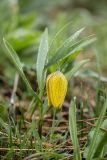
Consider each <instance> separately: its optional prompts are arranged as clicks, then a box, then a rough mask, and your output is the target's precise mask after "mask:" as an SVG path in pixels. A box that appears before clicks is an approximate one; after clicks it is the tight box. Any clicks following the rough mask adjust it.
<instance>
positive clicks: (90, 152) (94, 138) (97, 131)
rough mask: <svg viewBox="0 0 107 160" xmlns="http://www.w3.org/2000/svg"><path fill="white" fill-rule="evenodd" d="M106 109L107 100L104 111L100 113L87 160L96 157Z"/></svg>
mask: <svg viewBox="0 0 107 160" xmlns="http://www.w3.org/2000/svg"><path fill="white" fill-rule="evenodd" d="M106 109H107V100H106V101H105V103H104V106H103V108H102V111H101V113H100V116H99V118H98V120H97V123H96V127H95V131H94V135H93V138H92V140H91V143H90V146H89V150H88V154H87V160H92V158H93V156H94V153H95V148H96V144H97V136H98V135H99V133H100V127H101V124H102V122H103V118H104V115H105V113H106Z"/></svg>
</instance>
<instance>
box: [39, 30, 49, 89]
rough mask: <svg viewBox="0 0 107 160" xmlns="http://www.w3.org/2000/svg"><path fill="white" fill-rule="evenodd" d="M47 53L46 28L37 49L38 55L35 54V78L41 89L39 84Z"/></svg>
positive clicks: (41, 81) (41, 80)
mask: <svg viewBox="0 0 107 160" xmlns="http://www.w3.org/2000/svg"><path fill="white" fill-rule="evenodd" d="M47 53H48V30H47V29H45V31H44V33H43V35H42V38H41V42H40V46H39V51H38V56H37V64H36V69H37V80H38V84H39V88H40V89H41V85H42V83H43V79H44V77H43V75H44V66H45V63H46V58H47Z"/></svg>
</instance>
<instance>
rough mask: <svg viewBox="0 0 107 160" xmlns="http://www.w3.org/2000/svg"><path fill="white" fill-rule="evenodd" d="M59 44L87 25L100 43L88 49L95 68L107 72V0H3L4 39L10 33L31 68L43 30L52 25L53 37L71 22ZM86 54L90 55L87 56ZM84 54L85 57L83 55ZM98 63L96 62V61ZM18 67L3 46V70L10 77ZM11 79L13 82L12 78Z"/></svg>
mask: <svg viewBox="0 0 107 160" xmlns="http://www.w3.org/2000/svg"><path fill="white" fill-rule="evenodd" d="M69 22H71V23H70V25H68V27H66V29H65V30H64V32H63V33H62V34H61V35H60V36H59V38H58V40H57V42H56V46H58V45H59V44H60V43H61V42H62V41H63V40H64V39H66V38H67V37H68V36H69V35H70V34H71V33H73V32H74V31H76V30H77V29H80V28H81V27H85V28H86V31H85V33H84V34H86V35H95V36H96V37H97V41H96V43H95V44H94V45H93V46H92V48H91V49H90V50H89V51H88V54H87V55H88V57H89V58H90V59H91V60H92V64H91V65H90V66H91V69H94V70H95V71H96V70H97V71H98V73H100V74H101V76H104V77H106V76H107V70H106V68H107V45H106V41H107V1H106V0H101V1H98V0H54V1H51V0H0V39H2V37H3V36H4V37H6V38H7V39H8V41H9V42H10V43H11V44H12V46H13V48H14V49H15V50H16V52H17V53H18V54H19V56H20V58H21V61H22V62H23V64H24V65H25V67H27V68H30V69H31V68H32V69H34V70H35V62H36V55H37V50H38V45H39V42H40V37H41V34H42V33H43V31H44V29H45V27H48V29H49V40H50V39H51V38H52V37H53V36H54V35H55V33H56V32H57V31H58V30H59V29H61V28H62V27H63V26H64V25H66V24H67V23H69ZM87 55H86V57H87ZM81 58H84V54H83V57H82V56H81ZM96 59H97V63H93V62H96ZM14 73H15V70H14V68H12V67H10V62H9V60H8V59H6V57H5V56H4V53H3V51H2V49H1V50H0V74H1V77H2V75H5V77H7V78H8V79H12V77H14ZM10 83H11V82H10Z"/></svg>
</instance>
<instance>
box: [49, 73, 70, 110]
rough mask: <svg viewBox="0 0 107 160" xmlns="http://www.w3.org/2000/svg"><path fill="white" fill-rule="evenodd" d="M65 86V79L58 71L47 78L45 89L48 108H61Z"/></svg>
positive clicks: (66, 83) (65, 90)
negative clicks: (51, 106)
mask: <svg viewBox="0 0 107 160" xmlns="http://www.w3.org/2000/svg"><path fill="white" fill-rule="evenodd" d="M67 85H68V82H67V80H66V77H65V76H64V75H63V74H62V73H61V72H59V71H57V72H55V73H52V74H50V75H49V76H48V77H47V82H46V89H47V97H48V105H49V106H50V105H53V107H55V108H61V106H62V104H63V101H64V98H65V96H66V92H67Z"/></svg>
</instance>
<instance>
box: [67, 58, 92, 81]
mask: <svg viewBox="0 0 107 160" xmlns="http://www.w3.org/2000/svg"><path fill="white" fill-rule="evenodd" d="M88 62H89V59H85V60H82V61H80V62H79V63H78V64H76V65H75V66H74V67H73V68H72V70H71V71H69V72H68V73H67V74H66V77H67V79H68V80H69V79H70V78H71V77H73V76H74V74H75V73H76V72H77V71H78V70H79V69H80V68H81V67H83V66H84V65H85V64H86V63H88Z"/></svg>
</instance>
